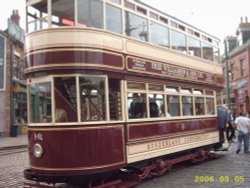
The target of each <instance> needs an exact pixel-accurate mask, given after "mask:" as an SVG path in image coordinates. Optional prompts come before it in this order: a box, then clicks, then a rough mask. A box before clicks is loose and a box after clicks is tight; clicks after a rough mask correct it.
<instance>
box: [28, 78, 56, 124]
mask: <svg viewBox="0 0 250 188" xmlns="http://www.w3.org/2000/svg"><path fill="white" fill-rule="evenodd" d="M29 99H30V122H32V123H43V122H47V123H49V122H51V121H52V111H51V84H50V83H49V82H47V83H38V84H31V85H30V86H29Z"/></svg>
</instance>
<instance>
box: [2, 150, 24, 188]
mask: <svg viewBox="0 0 250 188" xmlns="http://www.w3.org/2000/svg"><path fill="white" fill-rule="evenodd" d="M27 167H28V153H27V151H25V152H20V153H19V152H18V153H13V154H7V155H0V188H22V187H23V170H24V169H25V168H27Z"/></svg>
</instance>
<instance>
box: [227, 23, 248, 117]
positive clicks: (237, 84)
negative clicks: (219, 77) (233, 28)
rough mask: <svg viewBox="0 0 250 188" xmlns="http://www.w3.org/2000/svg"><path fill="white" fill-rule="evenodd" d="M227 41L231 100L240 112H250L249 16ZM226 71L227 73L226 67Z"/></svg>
mask: <svg viewBox="0 0 250 188" xmlns="http://www.w3.org/2000/svg"><path fill="white" fill-rule="evenodd" d="M225 43H226V45H227V49H228V67H229V73H230V74H229V83H230V84H229V85H230V100H231V102H232V105H233V107H234V108H235V109H236V110H237V112H238V113H239V112H249V111H250V105H249V95H250V84H249V83H250V23H249V22H248V20H247V18H245V20H243V19H242V18H241V22H240V24H239V27H238V28H237V32H236V36H230V37H227V38H226V39H225ZM224 67H225V63H224ZM224 73H225V75H226V68H224Z"/></svg>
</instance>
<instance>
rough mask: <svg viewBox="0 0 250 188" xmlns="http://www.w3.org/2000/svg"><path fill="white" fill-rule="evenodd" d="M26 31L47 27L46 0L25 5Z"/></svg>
mask: <svg viewBox="0 0 250 188" xmlns="http://www.w3.org/2000/svg"><path fill="white" fill-rule="evenodd" d="M27 22H28V32H33V31H37V30H41V29H45V28H48V14H47V0H42V1H40V2H39V3H36V4H33V5H32V6H28V7H27Z"/></svg>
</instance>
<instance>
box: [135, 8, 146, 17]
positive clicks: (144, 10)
mask: <svg viewBox="0 0 250 188" xmlns="http://www.w3.org/2000/svg"><path fill="white" fill-rule="evenodd" d="M136 10H137V12H139V13H142V14H144V15H147V10H146V9H144V8H141V7H139V6H137V7H136Z"/></svg>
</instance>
